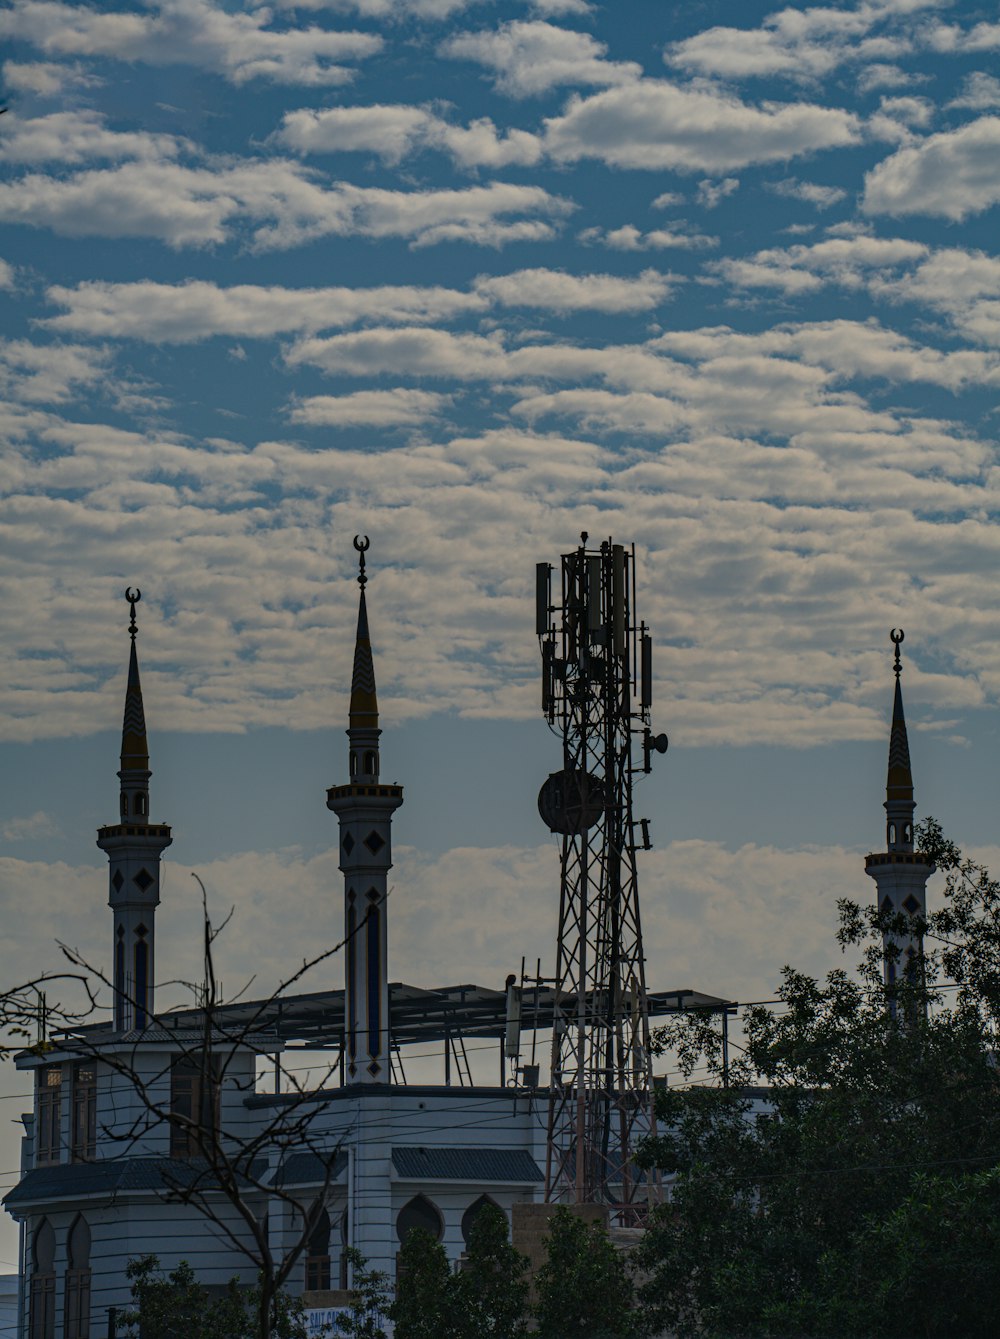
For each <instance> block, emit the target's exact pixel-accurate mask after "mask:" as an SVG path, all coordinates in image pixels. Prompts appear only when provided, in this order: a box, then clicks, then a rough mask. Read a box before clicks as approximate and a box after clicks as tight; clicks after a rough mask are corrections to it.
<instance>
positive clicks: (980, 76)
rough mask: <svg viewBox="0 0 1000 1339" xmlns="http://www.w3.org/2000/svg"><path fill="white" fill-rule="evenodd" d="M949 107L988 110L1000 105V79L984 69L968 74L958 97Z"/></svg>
mask: <svg viewBox="0 0 1000 1339" xmlns="http://www.w3.org/2000/svg"><path fill="white" fill-rule="evenodd" d="M947 105H948V106H949V107H968V108H970V109H971V110H972V111H977V112H986V111H991V110H992V109H993V108H994V107H1000V79H996V78H994V76H993V75H992V74H986V73H985V72H984V71H983V70H975V71H973V73H972V74H969V75H966V77H965V80H964V81H963V83H962V88H961V90H960V92H959V94H958V96H957V97H954V98H952V100H951V102H949V103H948V104H947Z"/></svg>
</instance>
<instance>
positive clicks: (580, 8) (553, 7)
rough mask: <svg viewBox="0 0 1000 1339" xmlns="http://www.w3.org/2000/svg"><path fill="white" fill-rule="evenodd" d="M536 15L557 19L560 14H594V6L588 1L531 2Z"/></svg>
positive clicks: (556, 0)
mask: <svg viewBox="0 0 1000 1339" xmlns="http://www.w3.org/2000/svg"><path fill="white" fill-rule="evenodd" d="M531 8H532V9H533V10H534V11H535V13H536V14H542V15H545V16H546V17H549V18H555V17H556V16H557V15H559V14H581V15H582V14H592V13H593V11H594V6H593V5H591V4H588V3H587V0H531Z"/></svg>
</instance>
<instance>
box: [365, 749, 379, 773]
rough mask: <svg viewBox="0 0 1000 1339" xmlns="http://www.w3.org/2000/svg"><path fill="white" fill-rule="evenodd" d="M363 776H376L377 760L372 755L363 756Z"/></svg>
mask: <svg viewBox="0 0 1000 1339" xmlns="http://www.w3.org/2000/svg"><path fill="white" fill-rule="evenodd" d="M365 775H366V776H378V759H377V758H376V756H375V754H374V753H366V754H365Z"/></svg>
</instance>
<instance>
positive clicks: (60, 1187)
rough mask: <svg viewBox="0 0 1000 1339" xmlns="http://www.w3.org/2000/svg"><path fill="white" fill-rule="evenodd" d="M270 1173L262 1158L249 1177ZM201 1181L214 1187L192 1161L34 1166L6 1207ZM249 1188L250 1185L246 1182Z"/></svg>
mask: <svg viewBox="0 0 1000 1339" xmlns="http://www.w3.org/2000/svg"><path fill="white" fill-rule="evenodd" d="M266 1170H267V1164H266V1162H265V1161H264V1159H263V1158H257V1159H255V1160H254V1162H253V1164H252V1165H251V1167H250V1174H251V1176H252V1177H254V1178H257V1179H259V1178H261V1177H262V1176H263V1174H264V1173H265V1171H266ZM199 1182H201V1183H202V1184H203V1188H204V1189H206V1190H210V1189H211V1188H212V1186H211V1182H210V1180H209V1172H208V1164H207V1163H206V1162H204V1161H203V1160H199V1159H197V1158H192V1159H190V1160H186V1159H180V1158H104V1159H99V1160H98V1161H97V1162H70V1163H59V1164H57V1165H56V1166H53V1167H35V1168H33V1169H32V1170H31V1171H30V1172H27V1173H26V1174H25V1175H24V1176H23V1177H22V1178H21V1180H20V1181H19V1182H18V1184H17V1185H16V1186H15V1187H14V1189H13V1190H11V1191H10V1192H9V1193H8V1194H7V1195H5V1196H4V1199H3V1203H4V1204H5V1205H6V1206H7V1208H16V1207H17V1206H18V1205H20V1204H33V1203H34V1202H35V1201H36V1200H61V1199H75V1198H77V1197H78V1196H86V1195H106V1196H111V1195H115V1194H118V1193H119V1192H121V1191H129V1190H156V1191H167V1192H169V1191H171V1190H178V1189H187V1188H190V1187H192V1186H194V1185H196V1184H197V1183H199ZM244 1184H246V1185H248V1186H250V1185H251V1183H250V1182H246V1181H244Z"/></svg>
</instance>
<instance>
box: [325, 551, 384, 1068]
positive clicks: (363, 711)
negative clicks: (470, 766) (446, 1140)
mask: <svg viewBox="0 0 1000 1339" xmlns="http://www.w3.org/2000/svg"><path fill="white" fill-rule="evenodd" d="M354 547H355V549H356V550H357V552H358V585H359V586H360V587H361V599H360V602H359V606H358V631H357V637H356V639H355V643H354V673H353V675H352V677H351V706H350V716H349V722H348V730H347V738H348V760H349V767H350V777H351V779H350V781H349V783H348V784H347V785H346V786H331V787H330V789H329V790H328V791H327V793H326V804H327V808H328V809H332V810H333V812H334V813H335V814H336V815H337V817H338V818H339V819H340V868H341V871H342V872H343V875H344V936H345V939H346V943H345V946H344V986H345V990H344V1004H345V1034H346V1035H345V1046H346V1052H347V1054H346V1056H345V1061H346V1063H345V1078H346V1080H347V1082H348V1083H388V1082H389V1080H390V1075H391V1065H390V1057H389V1046H390V1038H389V964H388V957H389V954H388V944H389V935H388V917H387V914H386V913H387V910H388V908H387V906H386V896H387V893H388V878H389V870H390V869H391V868H392V815H393V813H394V812H395V811H396V810H397V809H398V808H399V806H400V805H401V804H402V803H403V787H402V786H386V785H383V784H382V783H381V782H380V781H379V743H378V741H379V736H380V735H381V733H382V731H381V730H380V729H379V724H378V698H377V696H376V692H375V667H374V665H373V663H372V645H371V637H370V635H369V632H368V608H367V605H366V602H365V586H366V585H367V583H368V578H367V576H366V574H365V553H366V552H367V551H368V547H369V540H368V537H367V536H365V538H364V539H363V540H362V539H359V538H358V537H357V536H355V538H354Z"/></svg>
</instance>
